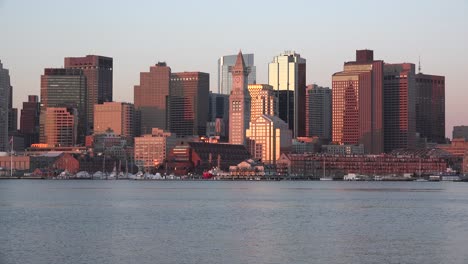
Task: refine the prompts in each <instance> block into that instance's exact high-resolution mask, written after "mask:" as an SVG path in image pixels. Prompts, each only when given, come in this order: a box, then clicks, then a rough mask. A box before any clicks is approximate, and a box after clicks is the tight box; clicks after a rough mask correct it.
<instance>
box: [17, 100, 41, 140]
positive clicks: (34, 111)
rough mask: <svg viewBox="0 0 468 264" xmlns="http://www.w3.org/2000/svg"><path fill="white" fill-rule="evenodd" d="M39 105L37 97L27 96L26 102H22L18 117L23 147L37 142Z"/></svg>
mask: <svg viewBox="0 0 468 264" xmlns="http://www.w3.org/2000/svg"><path fill="white" fill-rule="evenodd" d="M39 115H40V104H39V98H38V96H37V95H29V96H28V101H27V102H23V109H21V117H20V132H21V134H23V135H24V146H25V147H29V146H31V144H34V143H38V142H39Z"/></svg>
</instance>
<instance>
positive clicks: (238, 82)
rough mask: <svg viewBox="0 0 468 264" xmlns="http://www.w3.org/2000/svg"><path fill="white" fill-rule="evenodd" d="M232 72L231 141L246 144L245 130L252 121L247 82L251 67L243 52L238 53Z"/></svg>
mask: <svg viewBox="0 0 468 264" xmlns="http://www.w3.org/2000/svg"><path fill="white" fill-rule="evenodd" d="M231 73H232V90H231V95H230V96H229V143H231V144H240V145H245V144H246V140H245V131H246V130H247V129H248V128H249V122H250V94H249V90H248V88H247V87H248V84H247V76H248V75H249V69H248V68H247V67H246V66H245V62H244V58H243V56H242V52H241V51H239V54H237V60H236V64H235V65H234V67H232V69H231Z"/></svg>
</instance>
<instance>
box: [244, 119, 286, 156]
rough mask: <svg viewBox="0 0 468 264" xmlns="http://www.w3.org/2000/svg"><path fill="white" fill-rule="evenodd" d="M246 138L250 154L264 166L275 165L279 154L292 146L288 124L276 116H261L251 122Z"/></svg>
mask: <svg viewBox="0 0 468 264" xmlns="http://www.w3.org/2000/svg"><path fill="white" fill-rule="evenodd" d="M246 136H247V138H248V139H249V144H248V145H249V146H248V149H249V151H250V154H251V155H252V156H253V157H254V158H257V159H261V160H262V162H264V163H266V164H276V160H278V158H279V157H280V155H281V152H283V151H288V150H290V148H291V144H292V133H291V130H289V127H288V124H286V123H285V122H284V121H283V120H282V119H280V118H279V117H277V116H270V115H263V114H262V115H261V116H259V117H258V118H257V119H255V120H252V121H251V122H250V126H249V128H248V129H247V131H246Z"/></svg>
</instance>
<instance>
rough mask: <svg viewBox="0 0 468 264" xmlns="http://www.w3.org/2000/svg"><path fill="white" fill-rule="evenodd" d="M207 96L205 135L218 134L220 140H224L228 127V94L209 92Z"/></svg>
mask: <svg viewBox="0 0 468 264" xmlns="http://www.w3.org/2000/svg"><path fill="white" fill-rule="evenodd" d="M209 97H210V100H209V102H208V105H209V107H208V122H207V124H206V135H207V136H209V137H210V136H218V137H219V139H220V140H221V141H226V140H227V136H228V134H227V131H228V129H229V127H228V126H229V95H227V94H219V93H212V92H210V95H209Z"/></svg>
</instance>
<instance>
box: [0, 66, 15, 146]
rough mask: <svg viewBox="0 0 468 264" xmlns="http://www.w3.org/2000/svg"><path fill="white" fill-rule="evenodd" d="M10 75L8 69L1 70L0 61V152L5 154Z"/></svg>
mask: <svg viewBox="0 0 468 264" xmlns="http://www.w3.org/2000/svg"><path fill="white" fill-rule="evenodd" d="M11 90H12V88H11V84H10V73H9V71H8V69H5V68H3V64H2V62H1V61H0V94H1V95H2V96H0V152H6V151H8V149H9V143H8V142H9V140H8V127H9V126H8V119H9V118H8V112H9V107H8V106H9V100H10V92H11Z"/></svg>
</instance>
